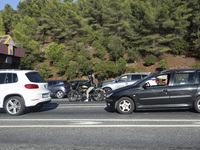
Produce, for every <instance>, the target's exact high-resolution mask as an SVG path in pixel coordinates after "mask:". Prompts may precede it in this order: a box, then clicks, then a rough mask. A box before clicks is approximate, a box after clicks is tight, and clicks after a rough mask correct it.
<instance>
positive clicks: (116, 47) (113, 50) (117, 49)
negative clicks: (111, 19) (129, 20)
mask: <svg viewBox="0 0 200 150" xmlns="http://www.w3.org/2000/svg"><path fill="white" fill-rule="evenodd" d="M108 48H109V49H110V53H109V54H110V55H109V56H110V59H111V60H114V61H115V62H116V61H117V60H118V59H119V58H120V57H121V56H123V54H124V53H125V51H124V47H123V45H122V43H121V41H120V39H119V38H117V37H112V38H111V39H110V43H109V44H108Z"/></svg>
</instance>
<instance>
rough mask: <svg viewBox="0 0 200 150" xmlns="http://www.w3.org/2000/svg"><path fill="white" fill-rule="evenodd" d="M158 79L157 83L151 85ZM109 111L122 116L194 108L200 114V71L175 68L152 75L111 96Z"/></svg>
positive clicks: (107, 100)
mask: <svg viewBox="0 0 200 150" xmlns="http://www.w3.org/2000/svg"><path fill="white" fill-rule="evenodd" d="M155 77H156V78H157V79H158V80H159V81H158V84H157V85H154V86H151V84H149V83H148V81H149V80H151V79H152V78H155ZM105 101H106V103H107V107H108V108H114V109H115V110H117V111H118V112H119V113H121V114H129V113H132V112H133V111H135V110H141V109H169V108H195V110H196V111H197V112H200V69H174V70H165V71H161V72H159V73H155V74H152V75H150V76H147V77H145V78H144V79H142V80H139V81H138V82H136V83H135V84H133V85H131V86H127V87H124V88H121V89H117V90H115V91H113V92H110V93H108V95H107V97H106V99H105Z"/></svg>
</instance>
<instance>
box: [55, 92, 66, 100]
mask: <svg viewBox="0 0 200 150" xmlns="http://www.w3.org/2000/svg"><path fill="white" fill-rule="evenodd" d="M64 96H65V94H64V92H63V91H57V92H56V97H57V98H59V99H60V98H63V97H64Z"/></svg>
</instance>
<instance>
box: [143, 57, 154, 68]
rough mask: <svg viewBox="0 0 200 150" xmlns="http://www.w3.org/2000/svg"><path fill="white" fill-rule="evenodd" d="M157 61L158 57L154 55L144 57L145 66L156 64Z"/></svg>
mask: <svg viewBox="0 0 200 150" xmlns="http://www.w3.org/2000/svg"><path fill="white" fill-rule="evenodd" d="M155 62H156V57H155V56H154V55H149V56H147V57H146V58H145V59H144V65H145V66H151V65H153V64H155Z"/></svg>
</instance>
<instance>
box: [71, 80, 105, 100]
mask: <svg viewBox="0 0 200 150" xmlns="http://www.w3.org/2000/svg"><path fill="white" fill-rule="evenodd" d="M88 88H89V86H88V85H87V83H86V82H85V83H84V82H78V84H77V86H76V88H75V89H71V90H70V91H69V93H68V99H69V101H70V102H76V101H84V100H85V99H86V92H87V90H88ZM89 99H92V100H95V101H102V100H103V99H104V91H103V90H102V89H101V88H97V87H96V86H95V87H94V88H93V89H92V90H91V91H90V93H89Z"/></svg>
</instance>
